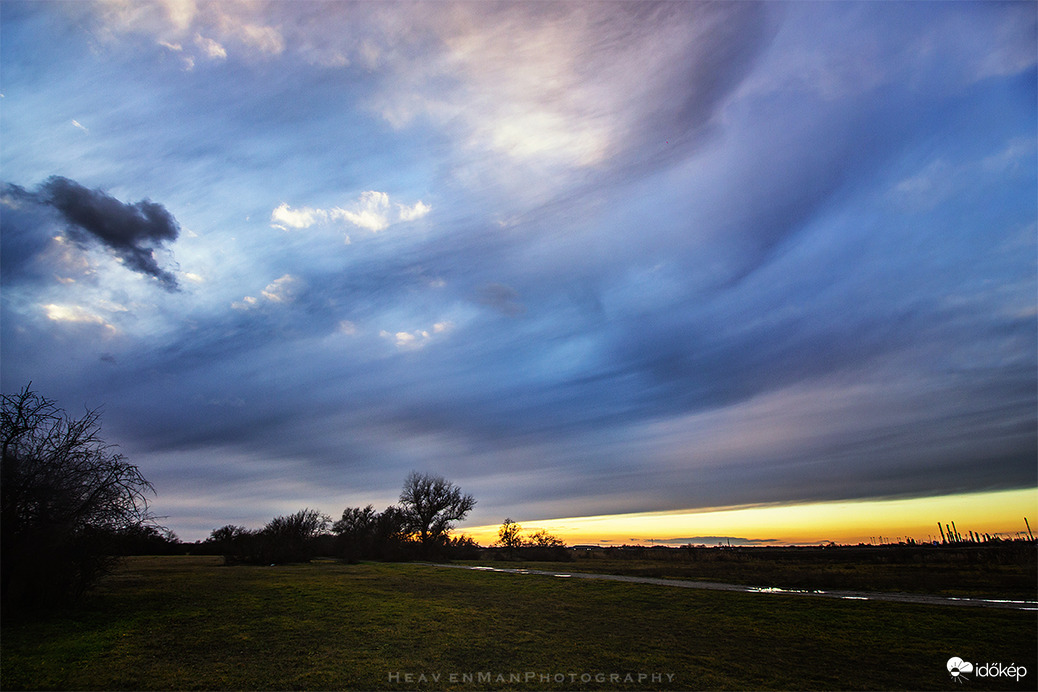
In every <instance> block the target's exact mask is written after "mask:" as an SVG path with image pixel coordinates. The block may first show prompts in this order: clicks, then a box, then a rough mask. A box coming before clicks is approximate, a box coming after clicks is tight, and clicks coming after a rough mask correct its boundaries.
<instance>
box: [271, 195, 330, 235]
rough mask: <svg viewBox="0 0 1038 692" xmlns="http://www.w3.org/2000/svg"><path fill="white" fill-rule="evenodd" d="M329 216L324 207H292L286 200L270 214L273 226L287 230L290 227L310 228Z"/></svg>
mask: <svg viewBox="0 0 1038 692" xmlns="http://www.w3.org/2000/svg"><path fill="white" fill-rule="evenodd" d="M327 218H328V212H326V211H324V210H323V209H312V208H310V207H300V208H299V209H292V208H291V207H290V206H288V204H287V203H286V202H282V203H281V206H279V207H278V208H277V209H275V210H274V211H273V212H271V214H270V220H271V221H272V222H274V223H272V224H271V226H273V227H274V228H280V229H281V230H283V231H287V230H288V229H289V228H309V227H310V226H313V225H314V224H315V223H317V222H318V221H319V220H324V219H327Z"/></svg>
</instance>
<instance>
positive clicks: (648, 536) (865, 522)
mask: <svg viewBox="0 0 1038 692" xmlns="http://www.w3.org/2000/svg"><path fill="white" fill-rule="evenodd" d="M1025 517H1026V518H1028V520H1029V521H1031V522H1034V521H1035V518H1036V517H1038V490H1035V489H1031V490H1011V491H1003V492H994V493H969V494H963V495H946V496H943V497H929V498H915V499H910V500H864V501H852V502H824V503H813V504H802V505H783V506H774V507H744V508H732V509H720V510H714V511H710V510H707V511H696V512H659V513H645V514H617V515H611V516H596V517H571V518H566V519H551V520H547V521H529V522H521V525H522V527H523V529H524V532H526V533H532V532H534V531H538V530H540V529H544V530H546V531H548V532H549V533H551V534H552V535H555V536H557V537H559V538H561V539H563V540H565V541H566V542H567V543H568V544H570V545H577V544H597V545H601V546H603V547H606V546H611V545H624V544H630V545H684V544H688V543H691V544H696V545H698V544H703V545H708V546H713V545H721V544H723V545H729V544H731V545H765V546H766V545H790V544H794V545H811V544H820V543H826V542H828V541H833V542H836V543H841V544H857V543H881V542H882V543H897V542H900V541H905V540H907V539H909V538H911V539H912V540H914V541H916V542H923V541H934V540H936V541H940V540H941V534H940V529H938V527H937V522H938V521H940V522H941V525H942V526H944V525H946V524H951V523H952V522H955V528H956V529H957V530H958V531H959V533H960V534H962V535H964V536H967V537H968V535H969V532H970V531H974V532H976V533H977V534H990V535H992V536H997V537H999V538H1003V539H1014V538H1019V537H1026V536H1027V526H1026V524H1025V523H1024V518H1025ZM497 530H498V526H474V527H463V528H462V529H460V530H459V531H460V532H461V533H464V534H466V535H469V536H471V537H472V538H473V539H474V540H476V541H477V542H479V543H481V544H484V545H491V544H492V543H494V541H496V540H497Z"/></svg>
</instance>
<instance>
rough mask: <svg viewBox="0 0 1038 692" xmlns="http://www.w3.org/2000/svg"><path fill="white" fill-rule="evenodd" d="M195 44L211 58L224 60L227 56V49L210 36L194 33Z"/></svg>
mask: <svg viewBox="0 0 1038 692" xmlns="http://www.w3.org/2000/svg"><path fill="white" fill-rule="evenodd" d="M195 45H197V46H198V47H199V49H200V50H201V51H202V52H203V53H205V55H206V57H209V58H212V59H213V60H225V59H226V58H227V50H226V49H225V48H224V47H223V46H221V45H220V44H219V43H217V42H216V41H214V40H213V39H211V38H206V37H204V36H202V35H201V34H195Z"/></svg>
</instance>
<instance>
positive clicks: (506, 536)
mask: <svg viewBox="0 0 1038 692" xmlns="http://www.w3.org/2000/svg"><path fill="white" fill-rule="evenodd" d="M522 530H523V527H521V526H519V524H517V523H515V522H514V521H512V520H511V519H505V521H504V523H502V524H501V528H500V529H498V530H497V544H498V545H500V546H502V547H504V548H507V549H508V552H509V554H511V553H514V552H515V549H516V548H518V547H520V546H521V545H522V544H523V539H522V537H521V536H520V535H519V532H520V531H522Z"/></svg>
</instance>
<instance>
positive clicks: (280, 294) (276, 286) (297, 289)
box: [231, 274, 306, 310]
mask: <svg viewBox="0 0 1038 692" xmlns="http://www.w3.org/2000/svg"><path fill="white" fill-rule="evenodd" d="M305 286H306V284H305V283H304V282H303V280H302V279H300V278H299V277H298V276H293V275H292V274H285V275H284V276H282V277H280V278H278V279H274V280H273V281H271V282H270V283H269V284H267V286H266V288H264V289H263V290H262V291H261V292H260V298H256V297H255V296H245V297H244V298H242V299H241V300H239V301H235V302H233V303H231V307H232V308H234V309H235V310H251V309H253V308H258V307H259V306H260V305H262V304H263V302H261V300H260V299H261V298H262V300H263V301H265V302H267V303H281V304H285V303H292V302H294V301H295V299H296V298H298V297H299V294H300V293H301V292H302V291H303V289H304V288H305Z"/></svg>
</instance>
